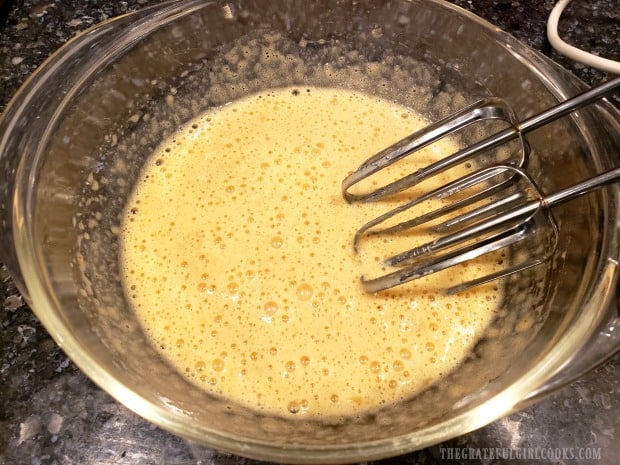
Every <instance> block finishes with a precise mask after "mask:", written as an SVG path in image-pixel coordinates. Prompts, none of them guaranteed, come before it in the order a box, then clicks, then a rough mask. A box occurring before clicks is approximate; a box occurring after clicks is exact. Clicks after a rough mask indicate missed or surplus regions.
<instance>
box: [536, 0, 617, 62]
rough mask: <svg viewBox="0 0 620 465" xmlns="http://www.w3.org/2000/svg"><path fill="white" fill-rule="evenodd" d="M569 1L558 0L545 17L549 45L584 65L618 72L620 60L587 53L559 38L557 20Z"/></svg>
mask: <svg viewBox="0 0 620 465" xmlns="http://www.w3.org/2000/svg"><path fill="white" fill-rule="evenodd" d="M569 3H570V0H560V1H559V2H558V3H556V5H555V6H554V7H553V10H551V14H550V15H549V19H547V37H548V38H549V42H551V46H552V47H553V48H554V49H555V50H556V51H557V52H558V53H560V54H562V55H564V56H567V57H568V58H571V59H573V60H575V61H578V62H580V63H583V64H584V65H588V66H592V67H593V68H597V69H600V70H602V71H606V72H608V73H613V74H620V62H618V61H614V60H609V59H607V58H602V57H599V56H596V55H593V54H591V53H587V52H585V51H583V50H581V49H578V48H576V47H573V46H572V45H569V44H567V43H566V42H564V41H563V40H562V39H560V36H559V35H558V22H559V20H560V15H561V14H562V12H563V11H564V8H566V5H568V4H569Z"/></svg>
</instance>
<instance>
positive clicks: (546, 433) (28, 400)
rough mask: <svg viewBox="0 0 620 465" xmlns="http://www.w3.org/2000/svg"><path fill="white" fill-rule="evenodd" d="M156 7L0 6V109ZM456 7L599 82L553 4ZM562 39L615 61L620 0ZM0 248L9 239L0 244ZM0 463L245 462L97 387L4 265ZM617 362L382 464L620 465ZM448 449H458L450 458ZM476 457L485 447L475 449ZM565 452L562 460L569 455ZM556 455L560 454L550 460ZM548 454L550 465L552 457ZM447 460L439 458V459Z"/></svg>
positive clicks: (592, 10) (599, 5) (604, 0)
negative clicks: (105, 33) (96, 27)
mask: <svg viewBox="0 0 620 465" xmlns="http://www.w3.org/2000/svg"><path fill="white" fill-rule="evenodd" d="M154 3H157V2H156V1H154V0H128V1H110V0H30V1H24V0H14V1H11V0H0V110H2V109H3V108H4V106H5V105H6V103H7V102H8V101H9V99H10V98H11V96H12V95H13V93H14V92H15V91H16V90H17V88H18V87H19V86H20V85H21V83H22V82H23V81H24V80H25V79H26V78H27V77H28V75H29V74H30V73H31V72H32V71H34V69H35V68H36V67H37V66H38V65H39V64H40V63H41V62H42V61H43V60H44V59H45V58H46V57H47V56H48V55H49V54H50V53H51V52H53V51H54V50H55V49H57V48H58V47H60V46H61V45H62V44H63V43H64V42H66V41H67V40H68V39H69V38H71V37H72V36H73V35H74V34H76V33H77V32H79V31H81V30H83V29H85V28H87V27H89V26H91V25H93V24H95V23H97V22H99V21H101V20H103V19H106V18H109V17H113V16H116V15H119V14H123V13H126V12H129V11H132V10H135V9H138V8H141V7H143V6H145V5H150V4H154ZM455 3H457V4H458V5H460V6H462V7H464V8H466V9H468V10H470V11H472V12H474V13H476V14H478V15H480V16H482V17H484V18H486V19H487V20H489V21H490V22H492V23H494V24H495V25H497V26H499V27H500V28H502V29H504V30H507V31H509V32H511V33H512V34H514V35H515V36H516V37H517V38H519V39H521V40H523V41H524V42H525V43H527V44H529V45H530V46H532V47H533V48H535V49H537V50H539V51H542V52H543V53H545V54H547V55H548V56H550V57H551V58H552V59H554V60H556V61H558V62H559V63H560V64H562V65H563V66H565V67H567V68H568V69H570V70H571V71H572V72H574V73H575V74H577V75H578V76H579V77H581V78H582V79H583V80H584V81H586V82H588V83H590V84H596V83H597V82H600V81H602V80H604V79H605V78H606V75H605V74H604V73H601V72H598V71H594V70H591V69H588V68H585V67H583V66H581V65H579V64H575V63H572V62H571V61H570V60H567V59H565V58H563V57H561V56H558V55H557V54H556V53H555V52H554V51H552V50H551V48H550V46H549V44H548V43H547V41H546V39H545V36H544V27H545V20H546V17H547V15H548V13H549V11H550V10H551V7H552V5H553V2H552V1H549V0H545V1H532V0H522V1H512V0H493V1H491V0H457V1H455ZM563 18H564V19H563V21H562V24H561V33H562V35H563V37H565V38H566V40H567V41H569V42H570V43H573V44H575V45H578V46H583V47H586V48H588V49H589V50H593V51H595V52H597V53H600V54H602V55H604V56H606V57H608V58H612V59H616V60H618V59H620V3H619V2H618V0H595V1H591V2H575V5H572V6H571V7H570V8H569V9H568V10H567V12H566V13H565V15H564V17H563ZM0 240H3V239H2V238H0ZM0 305H1V307H0V351H1V357H2V360H1V362H0V463H2V464H6V465H22V464H84V465H86V464H136V465H146V464H179V465H180V464H207V463H209V464H212V463H213V464H222V463H224V464H233V463H234V464H240V463H250V462H252V461H248V460H246V459H241V458H238V457H234V456H230V455H227V454H223V453H219V452H216V451H213V450H210V449H207V448H204V447H199V446H195V445H192V444H188V443H187V442H186V441H184V440H182V439H180V438H177V437H175V436H173V435H171V434H169V433H166V432H164V431H162V430H160V429H158V428H157V427H154V426H152V425H150V424H149V423H148V422H146V421H144V420H142V419H141V418H140V417H138V416H136V415H135V414H133V413H132V412H130V411H129V410H127V409H126V408H125V407H123V406H121V405H120V404H118V403H117V402H115V401H114V400H113V399H112V398H110V397H109V396H108V395H107V394H105V393H104V392H103V391H101V390H100V389H99V388H97V387H96V386H94V385H93V383H92V382H90V381H89V380H88V379H87V378H86V377H85V376H84V375H83V374H82V373H81V372H80V371H79V370H78V369H77V368H76V367H75V366H74V365H73V364H72V363H71V362H70V361H69V360H68V359H67V358H66V356H65V355H64V354H63V352H62V351H61V350H60V349H59V348H58V347H57V346H56V344H55V343H54V342H53V341H52V339H51V338H50V337H49V336H48V335H47V333H46V331H45V330H44V329H43V328H42V327H41V325H40V324H39V323H38V321H37V319H36V318H35V317H34V316H33V314H32V313H31V311H30V309H28V308H27V307H26V306H25V305H23V302H22V300H21V298H20V297H19V295H18V293H17V291H16V290H15V288H14V287H13V285H12V283H11V281H10V278H9V276H8V273H7V272H6V270H5V269H4V268H1V267H0ZM619 436H620V357H619V356H616V357H615V358H613V359H611V360H610V361H608V362H607V363H606V364H605V365H603V366H602V367H600V368H598V369H596V370H594V371H593V372H591V373H590V374H588V375H586V376H585V377H583V378H582V379H580V380H579V381H577V382H575V383H573V384H571V385H570V386H567V387H565V388H563V389H562V390H560V391H559V392H557V393H556V394H554V395H553V396H552V397H550V398H548V399H546V400H545V401H543V402H541V403H539V404H538V405H535V406H533V407H530V408H528V409H526V410H525V411H523V412H520V413H517V414H514V415H511V416H509V417H508V418H505V419H503V420H500V421H498V422H496V423H494V424H492V425H489V426H487V427H485V428H482V429H480V430H478V431H475V432H473V433H470V434H468V435H466V436H463V437H460V438H457V439H454V440H452V441H449V442H448V443H446V444H442V445H440V446H435V447H432V448H429V449H426V450H423V451H419V452H416V453H412V454H408V455H406V456H401V457H396V458H393V459H388V460H385V461H383V462H382V463H385V464H412V463H427V464H434V463H442V461H443V460H445V459H452V460H449V463H467V464H472V465H474V464H490V463H533V462H534V460H530V459H525V460H520V459H518V458H517V457H513V458H512V459H493V458H491V457H490V456H486V457H479V458H471V457H469V458H463V457H461V458H457V457H456V453H457V452H458V451H461V452H463V451H464V452H465V453H467V451H468V449H466V448H469V447H473V448H495V447H499V448H505V449H508V450H513V451H519V450H524V448H534V449H536V448H537V449H538V450H539V451H543V452H544V451H545V450H546V451H550V450H551V451H554V452H553V453H551V454H543V455H545V457H542V456H538V458H537V459H536V460H535V463H540V464H551V463H592V464H599V465H603V464H605V465H612V464H617V463H620V440H618V437H619ZM447 447H452V448H457V449H458V450H457V449H452V454H453V455H452V456H449V453H448V449H446V448H447ZM475 450H478V451H481V450H484V449H475ZM562 451H564V452H565V453H564V457H562ZM556 453H559V454H560V455H559V456H558V457H556V456H555V455H554V454H556ZM549 455H551V457H549ZM442 459H443V460H442Z"/></svg>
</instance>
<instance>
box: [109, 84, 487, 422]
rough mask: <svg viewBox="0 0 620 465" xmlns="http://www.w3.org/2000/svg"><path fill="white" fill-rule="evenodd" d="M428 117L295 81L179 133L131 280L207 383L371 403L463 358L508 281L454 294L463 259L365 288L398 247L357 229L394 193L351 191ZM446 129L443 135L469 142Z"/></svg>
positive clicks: (178, 358) (129, 267)
mask: <svg viewBox="0 0 620 465" xmlns="http://www.w3.org/2000/svg"><path fill="white" fill-rule="evenodd" d="M424 124H426V123H425V122H424V121H423V120H421V119H420V118H419V117H418V116H416V115H415V114H413V113H412V112H411V111H409V110H407V109H406V108H403V107H401V106H398V105H395V104H393V103H390V102H387V101H383V100H379V99H377V98H374V97H370V96H366V95H363V94H360V93H354V92H352V91H348V90H343V89H322V88H310V89H306V88H299V89H291V88H289V89H281V90H274V91H272V92H269V93H262V94H259V95H254V96H250V97H247V98H245V99H244V100H241V101H237V102H234V103H232V104H230V105H228V106H224V107H222V108H219V109H217V110H215V111H213V112H212V113H209V114H205V115H204V116H203V117H201V118H199V119H197V120H195V121H193V122H192V123H191V124H190V125H188V126H187V127H186V128H184V129H183V130H182V131H180V132H179V133H178V134H176V136H175V137H174V138H173V139H171V140H169V141H167V142H166V143H165V144H163V145H162V147H161V149H160V150H159V151H158V152H157V153H155V154H154V155H153V156H152V159H151V160H150V162H149V163H148V164H147V166H146V167H145V168H144V170H143V172H142V175H141V176H142V177H141V180H140V181H139V182H138V183H137V188H136V190H135V192H134V193H133V197H132V198H131V199H130V202H129V204H128V206H127V209H126V213H125V218H124V222H123V228H122V251H121V257H122V267H123V270H124V271H123V273H124V281H125V286H126V289H127V293H128V295H129V296H130V298H131V302H132V303H133V306H134V308H135V311H136V312H137V314H138V316H139V318H140V320H141V321H142V323H143V325H144V328H145V330H146V332H147V333H148V334H149V336H150V337H151V338H152V341H153V343H154V344H155V345H156V346H157V347H159V348H161V351H162V353H163V354H165V356H166V357H167V358H168V359H169V360H170V361H171V362H172V363H173V364H174V365H176V366H177V367H178V369H179V370H180V371H181V372H183V373H184V374H186V375H187V377H188V378H189V379H191V380H192V381H193V382H195V383H196V384H198V385H200V386H201V387H204V389H207V390H209V391H211V392H213V393H216V394H219V395H222V396H225V397H227V398H230V399H232V400H235V401H237V402H241V403H243V404H246V405H249V406H252V407H254V408H256V409H260V410H263V411H267V412H272V413H276V414H282V415H292V414H296V415H297V416H303V415H311V416H328V415H346V414H355V413H356V412H360V411H363V410H367V409H370V408H373V407H377V406H379V405H382V404H386V403H392V402H396V401H398V400H400V399H402V398H405V397H408V396H411V395H412V394H414V393H416V392H418V391H419V390H421V389H423V388H424V387H425V386H427V385H428V384H429V383H431V382H433V381H435V380H437V379H438V378H440V377H441V376H442V375H444V374H446V373H447V372H449V371H450V370H451V369H453V368H454V367H455V366H456V365H457V364H459V363H460V362H461V361H462V360H463V358H464V357H465V356H466V354H467V353H468V351H469V350H470V349H471V347H472V345H473V343H475V341H476V340H477V338H478V337H479V336H480V334H481V332H482V331H483V330H484V328H485V327H486V326H487V325H488V323H489V322H490V320H491V318H492V315H493V310H494V308H495V307H496V304H497V302H498V300H499V296H498V295H497V292H498V291H497V290H496V289H495V288H493V287H491V286H486V287H481V288H479V289H477V290H476V291H470V292H468V293H466V294H462V295H458V296H453V297H447V296H444V295H443V294H442V293H441V292H440V289H441V288H443V287H445V286H446V285H447V284H450V283H454V282H458V281H460V280H462V279H467V277H468V272H469V271H468V268H466V267H459V269H457V270H454V271H453V272H452V273H441V274H437V275H433V276H430V277H427V278H424V279H422V280H419V281H415V282H414V283H410V284H409V285H406V286H403V287H402V288H400V289H396V290H392V291H388V292H383V293H379V294H377V295H368V294H365V293H364V292H363V290H362V288H361V285H360V282H359V278H360V275H361V274H362V272H366V273H369V274H371V273H376V272H377V271H379V272H381V270H380V269H379V270H374V269H373V267H377V265H376V260H375V257H377V258H378V257H385V256H386V253H387V252H385V251H383V250H382V249H381V247H383V245H382V244H383V242H381V241H375V242H374V243H373V244H372V249H371V250H372V253H371V254H370V255H367V253H370V252H364V251H363V253H362V256H361V258H360V257H358V256H356V255H355V254H354V252H353V250H352V238H353V235H354V232H355V230H356V229H357V228H359V227H360V226H361V225H362V224H364V223H365V222H366V221H368V220H369V219H371V218H373V217H375V216H378V215H379V214H380V213H383V212H385V211H386V209H387V208H389V207H390V205H386V204H385V203H384V202H379V203H376V204H364V205H348V204H347V203H346V202H345V201H344V200H343V198H342V196H341V192H340V182H341V180H342V179H343V178H344V176H345V175H346V174H347V173H348V172H350V170H352V169H354V168H355V167H357V166H358V165H359V164H360V163H361V162H362V161H363V160H364V159H366V158H367V157H368V156H370V155H371V154H373V153H375V152H377V151H379V150H380V149H382V148H384V147H386V146H388V145H390V144H391V143H393V142H394V141H396V140H399V139H400V138H402V137H404V136H405V135H407V134H409V133H411V132H412V131H413V130H414V129H416V128H419V127H420V126H422V125H424ZM445 144H446V145H444V146H443V147H435V148H434V149H430V150H431V151H434V152H438V153H441V151H443V150H453V149H454V147H450V146H449V144H448V143H447V142H446V143H445ZM444 153H445V152H444ZM427 155H428V156H430V157H434V156H437V154H436V153H435V154H433V153H429V154H427ZM427 162H428V160H422V161H421V163H423V164H425V163H427ZM409 169H410V168H409ZM443 181H445V180H441V179H440V180H439V181H438V182H443ZM401 200H402V199H401ZM388 242H389V241H388ZM390 245H392V246H393V243H392V244H389V243H387V242H386V243H385V246H386V247H388V246H390ZM399 247H402V245H399ZM401 250H403V249H402V248H401ZM480 266H481V267H489V269H488V270H483V271H485V272H490V271H492V269H491V268H492V267H493V266H497V265H494V264H489V263H487V264H485V263H483V264H481V265H480ZM362 268H363V269H362Z"/></svg>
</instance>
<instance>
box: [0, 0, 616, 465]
mask: <svg viewBox="0 0 620 465" xmlns="http://www.w3.org/2000/svg"><path fill="white" fill-rule="evenodd" d="M265 50H269V51H270V53H268V54H265V53H264V52H265ZM308 84H314V85H340V86H347V87H350V88H353V89H357V90H361V91H364V92H370V93H374V94H376V95H379V96H383V97H388V98H391V99H393V100H396V101H398V102H401V103H403V104H406V105H409V106H412V107H414V108H416V109H417V110H418V111H420V112H422V113H423V114H424V115H426V116H427V117H428V118H430V119H435V118H437V117H438V116H440V113H441V112H442V111H446V110H452V109H457V108H460V107H462V106H464V105H465V104H467V103H471V102H473V101H474V100H477V99H478V98H479V97H481V96H484V95H495V96H498V97H501V98H504V99H506V100H507V101H508V102H510V104H511V105H512V106H513V107H514V109H515V111H516V112H517V114H518V115H519V116H520V117H521V118H525V117H527V116H530V115H532V114H534V113H537V112H539V111H541V110H543V109H545V108H546V107H548V106H551V105H553V104H554V103H555V102H557V101H559V100H562V99H565V98H567V97H569V96H571V95H573V94H575V93H577V92H578V91H579V90H581V89H583V88H584V85H583V84H582V83H581V82H579V81H578V80H577V79H575V78H574V77H573V76H572V75H570V74H569V73H567V72H566V71H565V70H563V69H561V68H560V67H558V66H557V65H555V64H554V63H552V62H550V61H549V60H547V59H546V58H544V57H542V56H541V55H539V54H537V53H535V52H533V51H532V50H530V49H528V48H527V47H525V46H523V45H522V44H521V43H519V42H518V41H516V40H515V39H514V38H512V37H510V36H509V35H507V34H505V33H503V32H502V31H500V30H497V29H496V28H494V27H493V26H491V25H490V24H488V23H486V22H484V21H482V20H480V19H479V18H477V17H475V16H473V15H471V14H468V13H466V12H465V11H463V10H461V9H459V8H457V7H454V6H452V5H449V4H445V3H442V2H438V1H416V0H409V1H405V0H402V1H375V0H373V1H370V0H368V1H317V2H305V1H299V0H297V1H296V0H290V1H285V0H276V1H271V2H258V1H251V0H237V1H231V2H217V1H215V2H204V1H202V0H200V1H199V0H189V1H180V2H172V3H164V4H161V5H158V6H156V7H152V8H147V9H145V10H142V11H139V12H137V13H134V14H131V15H127V16H123V17H120V18H117V19H114V20H111V21H106V22H104V23H102V24H100V25H98V26H96V27H94V28H92V29H90V30H88V31H87V32H85V33H83V34H81V35H80V36H78V37H76V38H75V39H74V40H72V41H71V42H70V43H68V44H67V45H66V46H65V47H63V48H62V49H61V50H60V51H58V52H57V53H56V54H55V55H53V56H52V57H51V58H50V59H49V60H48V61H47V62H46V63H45V64H44V65H43V66H41V67H40V68H39V69H38V70H37V72H36V73H35V74H34V75H33V76H32V77H31V78H30V79H29V80H28V82H27V83H26V84H25V85H24V86H23V88H22V89H21V90H20V91H19V92H18V93H17V95H16V96H15V98H14V99H13V101H12V102H11V103H10V105H9V106H8V108H7V109H6V111H5V113H4V115H3V117H2V120H1V121H0V135H1V136H0V137H1V139H0V213H1V217H0V219H1V221H2V223H1V227H2V237H3V240H2V243H1V244H0V246H1V247H2V249H1V250H0V253H1V257H2V260H3V262H4V263H5V264H6V265H7V267H8V268H9V269H10V270H11V272H12V275H13V277H14V279H15V282H16V284H17V286H18V287H19V289H20V290H21V291H22V293H23V294H24V296H25V297H26V299H27V300H28V302H29V304H30V306H31V307H32V308H33V310H34V311H35V313H36V314H37V316H38V317H39V318H40V320H41V321H42V323H43V324H44V325H45V327H46V328H47V329H48V330H49V332H50V334H51V335H52V337H53V338H54V339H55V340H56V341H57V342H58V344H59V345H60V346H61V347H62V348H63V349H64V351H65V352H66V353H67V355H68V356H69V357H71V359H72V360H74V361H75V363H76V364H77V365H78V366H79V367H80V368H81V369H82V370H83V371H84V372H85V373H86V374H87V375H88V376H89V377H90V378H92V380H93V381H95V382H96V383H97V384H98V385H99V386H101V387H102V388H103V389H105V390H106V391H107V392H109V393H110V394H111V395H112V396H113V397H115V398H116V399H118V400H119V401H120V402H122V403H123V404H125V405H126V406H128V407H129V408H130V409H132V410H134V411H135V412H137V413H138V414H140V415H142V416H143V417H145V418H147V419H148V420H150V421H152V422H153V423H155V424H157V425H160V426H161V427H163V428H165V429H167V430H170V431H172V432H174V433H176V434H179V435H181V436H184V437H186V438H189V439H191V440H195V441H198V442H201V443H204V444H207V445H209V446H212V447H214V448H218V449H222V450H226V451H230V452H233V453H236V454H239V455H243V456H248V457H254V458H259V459H270V460H274V461H279V462H296V463H318V462H324V463H345V462H353V461H357V460H369V459H376V458H381V457H387V456H392V455H398V454H401V453H405V452H407V451H411V450H415V449H419V448H423V447H426V446H429V445H432V444H436V443H439V442H441V441H445V440H447V439H449V438H452V437H456V436H458V435H461V434H464V433H466V432H468V431H471V430H473V429H476V428H479V427H481V426H483V425H484V424H487V423H489V422H492V421H493V420H495V419H497V418H499V417H502V416H505V415H507V414H508V413H510V412H512V411H514V410H516V409H519V408H521V407H523V406H525V405H526V404H528V403H529V402H532V401H534V400H536V399H537V398H539V397H540V396H542V395H544V394H546V393H548V392H549V391H550V390H552V389H553V388H554V387H557V386H560V385H562V384H565V383H566V382H568V381H570V380H572V379H574V378H575V377H576V376H578V375H579V374H581V373H583V372H584V370H586V369H587V368H591V367H593V366H594V365H595V364H597V363H599V362H600V361H602V360H603V359H604V358H605V357H606V356H609V355H611V354H612V353H614V352H615V351H616V350H617V349H618V346H619V339H620V338H619V337H618V329H617V322H618V315H617V309H616V306H615V299H614V297H615V282H616V276H617V263H618V262H617V260H618V225H617V222H618V218H619V216H618V199H619V198H618V195H619V190H618V188H617V187H616V186H612V187H609V188H606V189H605V190H603V191H600V192H597V193H595V194H591V195H589V196H587V197H584V198H581V199H579V200H576V201H573V202H571V203H570V204H566V205H564V206H562V207H558V208H557V210H554V213H555V214H556V218H557V221H558V224H559V226H560V241H559V246H558V250H557V253H556V254H555V256H554V257H553V260H551V261H550V262H549V263H548V264H547V265H545V266H541V267H537V268H535V269H533V270H531V271H529V272H526V273H521V274H520V275H518V276H516V277H513V278H511V279H508V280H506V281H504V282H503V283H502V286H504V290H505V299H504V301H503V302H502V305H501V308H500V309H499V310H498V312H497V316H496V318H495V320H494V321H493V323H492V324H491V325H490V326H489V327H488V329H487V331H486V333H485V335H484V337H483V338H482V339H481V340H480V341H479V342H478V343H477V345H476V346H475V348H474V350H473V351H472V353H471V355H470V356H469V357H468V358H467V360H465V361H464V362H463V363H462V364H461V365H460V366H459V368H458V369H456V370H454V372H452V373H450V374H448V375H447V376H446V377H445V379H444V380H443V381H441V382H438V383H435V384H434V385H432V386H430V387H429V388H428V389H426V390H425V391H424V392H422V393H420V394H419V395H416V396H415V397H413V398H411V399H408V400H406V401H404V402H401V403H399V404H397V405H392V406H388V407H384V408H381V409H377V410H375V411H372V412H368V413H367V414H363V415H358V416H356V417H354V418H348V419H334V420H325V421H323V420H321V421H319V420H308V421H305V420H304V421H299V420H298V421H293V420H291V419H286V418H280V417H276V416H270V415H267V414H264V413H257V412H255V411H253V410H250V409H247V408H245V407H242V406H240V405H236V404H234V403H232V402H229V401H226V400H225V399H220V398H217V397H214V396H212V395H209V394H207V393H206V392H203V391H201V390H199V389H197V388H196V387H195V386H194V385H192V384H191V383H190V382H188V381H187V380H186V379H185V378H184V377H183V376H182V375H180V374H179V373H177V372H176V371H175V370H174V369H173V368H171V367H170V365H168V363H167V362H166V361H165V360H164V359H163V358H162V356H161V355H160V354H159V352H157V351H156V350H155V349H154V348H153V347H151V345H150V344H149V343H148V341H147V339H146V337H145V336H144V334H143V332H142V330H141V328H140V325H139V324H138V322H137V321H136V318H135V317H134V315H133V314H132V311H131V309H130V307H129V305H128V303H127V301H126V299H125V295H124V292H123V288H122V283H121V282H120V278H119V273H118V271H119V265H118V256H117V251H118V242H117V240H118V236H117V233H118V227H119V221H120V217H119V214H120V212H121V210H122V208H123V206H124V203H125V200H126V198H127V196H128V195H129V193H130V192H131V188H132V185H133V182H134V181H135V179H136V176H137V175H138V173H139V170H140V168H141V166H142V163H143V162H144V160H145V158H146V157H148V155H149V154H150V153H151V152H152V151H153V149H154V148H155V147H156V146H157V145H158V144H159V143H160V142H161V141H162V140H163V139H164V138H165V137H166V136H167V135H169V134H170V133H171V132H172V131H173V130H174V129H175V128H176V127H178V126H179V125H181V124H183V123H184V122H186V121H188V120H190V119H191V118H193V117H194V116H195V115H197V114H200V113H202V112H204V111H205V110H207V109H208V108H211V107H213V106H217V105H221V104H224V103H226V102H229V101H231V100H233V99H235V98H239V97H241V96H243V95H245V94H247V93H251V92H256V91H258V90H261V89H265V88H273V87H277V86H285V85H308ZM528 140H529V143H530V145H531V147H532V150H533V156H532V160H531V163H530V165H529V169H530V172H531V173H532V174H533V176H534V178H535V179H536V181H537V182H538V183H539V184H540V186H541V187H542V188H543V189H546V190H554V189H558V188H561V187H564V186H566V185H567V184H568V183H571V182H574V181H577V180H579V179H581V178H584V177H587V176H588V175H591V174H593V173H594V172H598V171H602V170H604V169H608V168H610V167H612V166H613V164H614V162H615V159H616V158H617V154H618V153H620V115H619V113H618V111H617V110H616V109H615V107H614V106H613V105H611V104H610V103H609V102H606V101H601V102H599V103H597V104H595V105H591V106H590V107H588V108H586V109H583V110H580V111H578V112H576V113H574V114H573V115H571V116H570V117H566V118H564V119H563V120H562V121H559V122H556V123H553V124H551V125H549V126H546V127H544V128H541V129H538V130H536V131H535V132H533V133H532V134H531V135H529V136H528ZM352 168H353V167H352Z"/></svg>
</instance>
